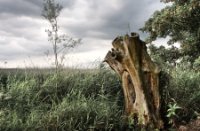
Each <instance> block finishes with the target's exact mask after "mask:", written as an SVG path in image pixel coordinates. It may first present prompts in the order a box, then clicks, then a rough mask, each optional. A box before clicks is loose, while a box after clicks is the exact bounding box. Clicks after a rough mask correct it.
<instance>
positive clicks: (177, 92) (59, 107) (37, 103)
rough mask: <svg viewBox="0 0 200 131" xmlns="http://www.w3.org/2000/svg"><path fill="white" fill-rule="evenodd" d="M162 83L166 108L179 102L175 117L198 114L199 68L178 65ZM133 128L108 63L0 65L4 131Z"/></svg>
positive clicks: (0, 113) (1, 126) (0, 108)
mask: <svg viewBox="0 0 200 131" xmlns="http://www.w3.org/2000/svg"><path fill="white" fill-rule="evenodd" d="M166 81H167V82H166ZM56 83H57V84H56ZM160 84H161V86H162V89H163V94H162V98H163V102H164V103H165V106H164V108H163V109H164V110H167V109H168V108H169V107H168V104H169V103H171V104H173V103H177V104H178V105H179V106H180V107H181V109H180V110H177V111H176V114H177V116H176V117H174V118H173V120H176V121H183V120H185V121H187V120H188V121H189V120H190V119H193V118H195V117H197V113H199V112H200V105H199V103H200V73H197V72H194V71H191V70H182V69H174V70H171V72H170V74H169V75H168V76H167V77H166V76H164V75H163V76H161V81H160ZM163 115H164V117H165V115H167V114H163ZM165 118H167V117H165ZM170 119H171V118H170ZM134 128H135V126H134V125H133V124H132V123H128V122H127V121H126V122H125V117H124V114H123V93H122V90H121V81H120V78H119V77H118V76H117V75H116V74H115V73H114V72H113V71H112V70H110V69H109V68H106V67H99V68H97V69H62V70H61V71H60V73H59V74H58V75H56V74H55V73H54V70H53V69H36V68H34V69H0V130H2V131H6V130H7V131H22V130H25V131H26V130H27V131H29V130H39V131H40V130H41V131H44V130H48V131H56V130H59V131H60V130H61V131H62V130H65V131H73V130H81V131H85V130H91V131H92V130H124V129H126V130H133V129H134Z"/></svg>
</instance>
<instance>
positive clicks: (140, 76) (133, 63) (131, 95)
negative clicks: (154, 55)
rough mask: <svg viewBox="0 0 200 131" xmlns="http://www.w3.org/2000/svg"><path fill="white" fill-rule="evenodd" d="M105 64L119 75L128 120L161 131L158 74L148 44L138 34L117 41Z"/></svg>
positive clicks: (113, 43) (114, 42)
mask: <svg viewBox="0 0 200 131" xmlns="http://www.w3.org/2000/svg"><path fill="white" fill-rule="evenodd" d="M112 45H113V48H112V50H111V51H109V52H108V53H107V55H106V57H105V61H106V62H107V63H108V64H109V65H110V67H111V68H112V69H113V70H114V71H115V72H117V73H118V74H119V76H120V77H121V79H122V87H123V92H124V98H125V112H126V115H127V116H128V118H133V119H135V118H136V119H137V123H138V124H139V125H144V126H148V125H153V126H154V127H155V128H162V126H163V124H162V120H161V118H160V95H159V72H160V69H159V68H158V66H157V65H156V64H155V63H153V62H152V60H151V58H150V56H149V55H148V53H147V48H146V44H145V42H143V41H141V40H140V38H139V35H138V34H137V33H131V36H129V35H126V36H123V37H117V38H116V39H115V40H114V41H113V42H112Z"/></svg>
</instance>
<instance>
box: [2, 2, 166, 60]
mask: <svg viewBox="0 0 200 131" xmlns="http://www.w3.org/2000/svg"><path fill="white" fill-rule="evenodd" d="M58 1H59V3H60V4H61V5H63V7H64V9H63V12H62V13H61V16H60V17H59V26H60V28H61V29H62V30H63V31H64V32H66V34H69V35H70V36H73V37H77V38H83V45H80V46H79V47H78V48H77V49H76V50H75V51H74V53H78V52H87V51H93V50H104V51H105V49H109V48H110V42H111V40H112V39H114V37H116V36H117V35H123V34H125V33H127V32H128V31H129V29H128V24H130V27H131V31H136V32H138V29H139V28H140V27H142V26H143V24H144V21H145V20H147V19H148V17H149V16H150V15H151V14H152V13H153V12H154V11H155V10H156V9H160V8H162V7H164V6H163V5H161V4H160V3H159V0H156V1H152V0H140V1H137V0H125V1H121V0H58ZM84 2H85V3H84ZM112 2H114V3H112ZM115 2H116V3H115ZM42 4H43V0H14V1H13V0H0V19H1V21H0V25H1V26H0V61H2V60H4V59H9V60H15V59H19V58H21V59H23V58H25V57H27V56H42V55H43V52H45V51H46V50H51V45H50V44H49V43H48V42H47V37H46V34H45V33H44V30H43V29H44V27H46V25H47V23H45V20H44V19H43V18H42V17H41V11H42ZM44 34H45V35H44ZM141 35H142V37H144V34H141ZM2 36H3V37H5V38H6V39H5V40H2V39H1V37H2Z"/></svg>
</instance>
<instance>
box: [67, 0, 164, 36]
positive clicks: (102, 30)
mask: <svg viewBox="0 0 200 131" xmlns="http://www.w3.org/2000/svg"><path fill="white" fill-rule="evenodd" d="M87 2H88V5H89V6H88V7H89V11H88V12H86V13H87V15H86V17H87V19H88V21H85V22H83V23H82V24H80V23H78V24H72V25H69V26H67V24H66V26H65V28H66V29H67V30H68V31H69V32H72V33H73V34H74V35H75V36H79V37H83V38H84V37H88V36H92V37H96V38H102V39H113V37H115V36H116V35H121V34H125V33H127V32H128V31H129V28H128V25H129V24H130V27H131V31H137V32H138V31H139V30H138V29H139V28H141V27H142V26H143V25H144V21H145V20H147V19H148V17H149V16H150V15H151V14H152V13H153V12H154V11H155V8H157V9H159V8H158V7H159V6H160V5H161V4H160V3H159V1H158V0H157V1H152V0H140V1H134V0H126V1H123V2H121V4H122V5H121V6H120V7H121V8H119V10H115V9H112V8H109V6H107V5H106V4H107V3H106V1H102V0H96V1H95V2H94V1H87ZM155 5H158V7H155ZM161 7H164V6H161ZM161 7H160V8H161ZM97 17H98V18H97ZM77 21H79V19H78V18H77ZM94 21H96V23H97V22H99V24H97V25H95V26H91V25H93V24H94ZM91 32H96V33H94V34H92V33H91ZM140 33H141V32H140ZM141 35H143V34H142V33H141Z"/></svg>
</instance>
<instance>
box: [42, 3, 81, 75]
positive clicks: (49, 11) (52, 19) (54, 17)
mask: <svg viewBox="0 0 200 131" xmlns="http://www.w3.org/2000/svg"><path fill="white" fill-rule="evenodd" d="M62 9H63V7H62V6H61V5H60V4H59V3H56V2H55V0H44V5H43V11H42V16H43V17H44V18H45V19H46V20H47V21H48V22H49V23H50V26H51V28H50V29H47V30H46V32H47V34H48V41H49V42H50V43H51V44H52V47H53V54H54V64H55V68H56V74H57V73H58V69H59V67H60V65H62V62H63V58H64V55H65V53H64V52H65V51H66V50H67V49H70V48H74V47H75V46H76V45H77V44H79V43H80V41H81V39H77V40H75V39H74V38H72V37H69V36H67V35H66V34H59V26H58V16H59V15H60V12H61V11H62ZM59 58H61V59H60V61H59Z"/></svg>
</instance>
